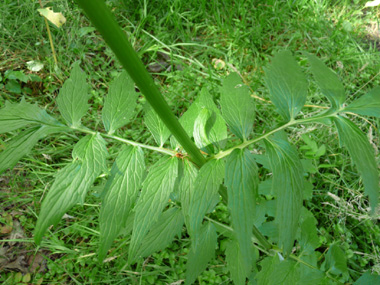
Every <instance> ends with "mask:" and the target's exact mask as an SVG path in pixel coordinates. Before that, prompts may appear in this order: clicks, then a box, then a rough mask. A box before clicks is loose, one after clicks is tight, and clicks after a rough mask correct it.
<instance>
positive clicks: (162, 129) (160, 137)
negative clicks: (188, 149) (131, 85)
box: [144, 103, 170, 147]
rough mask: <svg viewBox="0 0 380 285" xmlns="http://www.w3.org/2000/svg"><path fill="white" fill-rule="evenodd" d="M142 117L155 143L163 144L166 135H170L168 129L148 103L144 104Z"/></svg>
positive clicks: (166, 137)
mask: <svg viewBox="0 0 380 285" xmlns="http://www.w3.org/2000/svg"><path fill="white" fill-rule="evenodd" d="M144 119H145V121H144V122H145V125H146V126H147V127H148V129H149V131H150V132H151V134H152V135H153V138H154V140H155V141H156V143H157V144H158V145H159V146H160V147H161V146H163V145H164V143H165V142H166V140H167V139H168V137H169V136H170V131H169V129H168V128H167V127H166V126H165V124H164V122H163V121H162V120H161V119H160V117H158V115H157V114H156V112H155V111H154V110H153V108H152V107H151V106H150V105H149V104H148V103H146V104H145V116H144Z"/></svg>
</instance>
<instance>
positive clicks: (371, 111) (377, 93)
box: [343, 86, 380, 118]
mask: <svg viewBox="0 0 380 285" xmlns="http://www.w3.org/2000/svg"><path fill="white" fill-rule="evenodd" d="M343 112H352V113H355V114H359V115H363V116H374V117H377V118H380V87H379V86H377V87H375V88H373V89H372V90H371V91H370V92H368V93H367V94H365V95H363V96H362V97H360V98H359V99H356V100H355V101H353V102H352V103H351V104H350V105H348V106H347V107H346V108H344V110H343Z"/></svg>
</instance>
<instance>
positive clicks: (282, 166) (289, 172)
mask: <svg viewBox="0 0 380 285" xmlns="http://www.w3.org/2000/svg"><path fill="white" fill-rule="evenodd" d="M265 146H266V150H267V152H268V157H269V160H270V164H271V168H272V171H273V184H272V185H273V186H272V187H273V190H274V193H275V194H276V201H277V202H276V204H277V206H276V220H275V221H276V222H277V224H278V226H279V228H278V229H279V244H280V247H282V248H283V250H284V253H285V254H286V255H287V254H289V253H290V252H291V250H292V248H293V243H294V240H295V236H296V233H297V228H298V222H299V218H300V212H301V209H302V201H303V197H302V193H303V188H304V178H303V168H302V163H301V161H300V159H299V157H298V154H297V150H296V149H295V148H294V147H293V146H292V145H291V144H290V143H289V142H288V140H287V138H286V135H285V133H278V134H276V136H273V137H272V138H270V140H266V141H265Z"/></svg>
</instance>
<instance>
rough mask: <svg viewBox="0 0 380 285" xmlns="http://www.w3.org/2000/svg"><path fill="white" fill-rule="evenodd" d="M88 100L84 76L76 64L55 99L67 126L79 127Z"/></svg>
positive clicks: (77, 63)
mask: <svg viewBox="0 0 380 285" xmlns="http://www.w3.org/2000/svg"><path fill="white" fill-rule="evenodd" d="M89 98H90V95H89V93H88V84H87V82H86V75H85V73H84V72H83V71H82V70H81V68H80V67H79V62H76V63H75V64H74V65H73V69H72V70H71V73H70V77H69V79H67V80H66V81H65V83H64V84H63V86H62V88H61V90H60V91H59V94H58V97H57V104H58V109H59V112H60V113H61V115H62V116H63V118H64V119H65V120H66V122H67V123H68V124H69V125H72V126H74V127H77V126H80V124H81V122H80V120H81V118H82V117H83V116H84V115H85V114H86V112H87V110H88V107H89V104H88V99H89Z"/></svg>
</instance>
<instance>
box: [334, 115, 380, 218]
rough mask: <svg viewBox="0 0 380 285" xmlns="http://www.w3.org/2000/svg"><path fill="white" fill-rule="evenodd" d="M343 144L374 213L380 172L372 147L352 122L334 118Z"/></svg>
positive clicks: (377, 198) (377, 197)
mask: <svg viewBox="0 0 380 285" xmlns="http://www.w3.org/2000/svg"><path fill="white" fill-rule="evenodd" d="M334 122H335V125H336V127H337V129H338V134H339V139H340V141H341V143H342V144H343V145H344V146H346V147H347V149H348V152H349V153H350V155H351V158H352V161H353V162H354V163H355V165H356V167H357V169H358V171H359V173H360V175H361V176H362V178H363V184H364V192H365V193H366V194H367V195H368V196H369V202H370V205H371V208H372V213H374V211H375V208H376V207H377V205H378V200H379V191H380V190H379V171H378V166H377V163H376V160H375V154H374V151H373V148H372V146H371V145H370V143H369V142H368V139H367V138H366V136H365V135H364V134H363V132H362V131H361V130H360V129H359V128H358V127H357V126H356V125H355V124H354V123H352V122H351V121H350V120H348V119H346V118H343V117H340V116H338V117H336V118H334Z"/></svg>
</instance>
